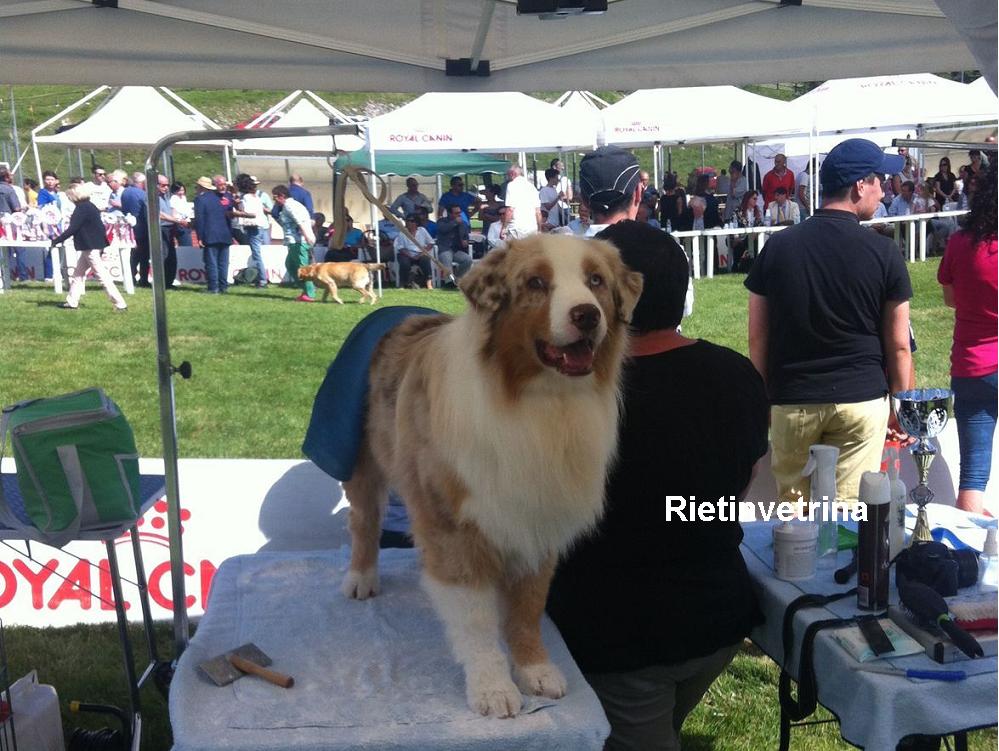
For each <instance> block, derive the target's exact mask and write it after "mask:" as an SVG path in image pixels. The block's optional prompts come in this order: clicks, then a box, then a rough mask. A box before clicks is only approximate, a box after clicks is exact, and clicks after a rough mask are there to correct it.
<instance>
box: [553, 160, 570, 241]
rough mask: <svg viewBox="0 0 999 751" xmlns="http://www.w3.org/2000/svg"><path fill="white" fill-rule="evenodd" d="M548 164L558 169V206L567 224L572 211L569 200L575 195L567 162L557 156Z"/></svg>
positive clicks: (563, 220) (563, 221)
mask: <svg viewBox="0 0 999 751" xmlns="http://www.w3.org/2000/svg"><path fill="white" fill-rule="evenodd" d="M548 166H549V167H552V168H553V169H556V170H558V174H559V178H558V185H557V186H556V187H557V188H558V192H559V199H558V208H559V211H560V212H561V213H562V223H563V225H565V224H566V223H567V222H568V221H569V214H570V213H571V212H570V211H569V202H570V201H571V200H572V197H573V192H572V180H570V179H569V178H568V176H567V175H566V174H565V164H563V163H562V160H561V159H559V158H557V157H556V158H555V159H552V161H551V164H549V165H548Z"/></svg>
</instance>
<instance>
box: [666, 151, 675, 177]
mask: <svg viewBox="0 0 999 751" xmlns="http://www.w3.org/2000/svg"><path fill="white" fill-rule="evenodd" d="M666 171H667V172H672V171H673V147H672V146H667V147H666Z"/></svg>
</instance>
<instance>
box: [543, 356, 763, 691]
mask: <svg viewBox="0 0 999 751" xmlns="http://www.w3.org/2000/svg"><path fill="white" fill-rule="evenodd" d="M624 389H625V391H624V415H623V418H622V423H621V429H620V446H619V450H618V457H619V458H618V462H617V464H616V466H615V467H614V469H613V470H612V472H611V474H610V476H609V478H608V482H607V507H606V514H605V516H604V518H603V520H602V521H601V523H600V525H599V526H598V528H597V530H596V532H594V533H593V534H591V535H589V536H587V537H585V538H584V539H583V540H581V541H580V542H578V543H577V544H576V545H575V546H574V547H573V549H572V550H571V551H570V552H569V554H568V555H567V556H565V558H564V559H563V560H562V561H561V563H560V564H559V567H558V569H557V571H556V573H555V578H554V580H553V581H552V587H551V592H550V594H549V598H548V613H549V615H550V616H551V617H552V619H553V620H554V621H555V623H556V625H557V626H558V628H559V630H560V631H561V633H562V636H563V637H564V638H565V641H566V643H567V644H568V646H569V650H570V652H572V656H573V657H574V658H575V660H576V662H577V663H578V664H579V666H580V667H581V668H582V670H583V671H584V672H596V673H601V672H618V671H627V670H636V669H638V668H642V667H646V666H649V665H669V664H675V663H678V662H683V661H685V660H689V659H693V658H696V657H703V656H705V655H708V654H711V653H712V652H715V651H716V650H718V649H720V648H722V647H725V646H728V645H731V644H735V643H737V642H738V641H740V640H741V639H742V638H744V637H745V636H747V635H748V634H749V631H750V629H752V627H753V626H754V625H756V624H757V623H759V622H761V620H762V617H761V616H760V613H759V609H758V607H757V603H756V599H755V596H754V594H753V590H752V587H751V586H750V580H749V574H748V572H747V570H746V565H745V562H744V561H743V559H742V554H741V553H740V552H739V544H740V543H741V542H742V528H741V527H740V526H739V523H738V521H724V522H723V521H712V522H705V521H681V520H680V519H679V517H678V515H677V514H675V513H674V514H673V516H672V519H671V520H669V521H668V519H670V514H669V512H668V509H669V503H668V502H667V500H666V497H667V496H670V495H674V496H683V497H684V498H689V497H690V496H695V497H696V499H697V500H698V501H711V502H712V503H714V502H716V501H717V500H718V498H719V497H721V496H725V498H726V499H727V498H728V497H729V496H733V495H736V494H738V493H740V492H741V491H742V490H743V489H744V488H745V487H746V485H747V484H748V483H749V480H750V478H751V473H752V468H753V465H754V464H755V463H756V461H757V459H759V458H760V457H761V456H763V455H764V454H765V453H766V450H767V412H768V406H767V399H766V393H765V391H764V388H763V381H762V379H761V378H760V376H759V375H758V374H757V372H756V371H755V370H754V369H753V366H752V364H751V363H750V362H749V360H747V359H746V358H745V357H743V356H742V355H740V354H738V353H736V352H733V351H732V350H730V349H726V348H724V347H719V346H717V345H715V344H711V343H710V342H705V341H698V342H696V343H694V344H691V345H689V346H686V347H680V348H677V349H673V350H670V351H667V352H663V353H660V354H656V355H649V356H645V357H636V358H634V359H633V360H631V361H630V362H629V363H628V365H627V366H626V370H625V381H624ZM688 518H689V517H688ZM736 518H737V517H736Z"/></svg>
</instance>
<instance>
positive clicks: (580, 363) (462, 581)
mask: <svg viewBox="0 0 999 751" xmlns="http://www.w3.org/2000/svg"><path fill="white" fill-rule="evenodd" d="M461 289H462V291H463V292H464V294H465V296H466V297H467V298H468V302H469V308H468V310H467V311H466V312H465V313H464V314H463V315H460V316H458V317H450V316H444V315H441V316H415V317H412V318H409V319H407V320H405V321H404V322H403V323H401V324H400V325H399V326H397V327H396V328H394V329H393V330H392V331H390V332H389V333H388V334H387V335H385V337H384V338H383V339H382V340H381V341H380V342H379V344H378V346H377V348H376V350H375V353H374V355H373V357H372V361H371V365H370V370H369V385H370V391H369V397H368V403H369V407H368V412H367V416H366V418H365V427H364V435H363V438H362V441H361V446H360V451H359V454H358V458H357V463H356V465H355V468H354V474H353V476H352V477H351V479H350V480H348V481H347V482H345V483H344V489H345V491H346V495H347V498H348V500H349V501H350V507H351V508H350V531H351V535H352V550H351V562H350V569H349V571H348V573H347V576H346V578H345V579H344V581H343V585H342V590H343V593H344V594H345V595H346V596H347V597H351V598H356V599H359V600H363V599H366V598H368V597H371V596H373V595H375V594H376V593H377V592H378V589H379V579H378V570H377V562H378V541H379V533H380V529H381V514H382V510H383V507H384V506H385V501H386V496H387V493H388V490H389V488H394V489H395V490H397V491H398V492H399V493H400V494H401V495H402V496H403V498H404V499H405V502H406V506H407V508H408V510H409V514H410V518H411V520H412V533H413V537H414V539H415V541H416V544H417V545H418V546H419V548H420V549H421V551H422V560H423V566H424V573H423V585H424V587H425V589H426V591H427V592H428V594H429V596H430V599H431V601H432V602H433V604H434V607H435V609H436V611H437V613H438V615H439V617H440V618H441V620H442V622H443V624H444V626H445V629H446V632H447V635H448V640H449V642H450V645H451V648H452V651H453V653H454V655H455V657H456V659H457V660H458V661H459V662H460V663H461V665H462V667H463V669H464V673H465V681H466V697H467V700H468V704H469V706H470V707H471V708H472V709H473V710H474V711H476V712H479V713H481V714H483V715H490V716H498V717H511V716H513V715H516V714H517V713H518V712H519V711H520V709H521V706H522V696H521V691H523V692H525V693H527V694H534V695H543V696H547V697H550V698H553V699H555V698H560V697H562V696H564V695H565V692H566V682H565V678H564V677H563V675H562V673H561V672H560V671H559V669H558V668H557V667H556V666H555V665H554V664H553V663H552V662H551V661H550V660H549V658H548V653H547V651H546V650H545V647H544V645H543V644H542V642H541V630H540V626H541V616H542V613H543V611H544V607H545V600H546V597H547V594H548V587H549V584H550V582H551V577H552V573H553V569H554V566H555V563H556V560H557V558H558V556H559V554H560V553H561V552H562V551H564V550H565V549H566V548H567V547H568V546H569V545H570V544H571V543H572V541H573V540H574V539H576V538H577V537H578V536H579V535H580V534H582V533H584V532H586V531H587V530H589V529H591V528H592V527H593V526H594V524H595V523H596V522H597V520H598V519H599V518H600V516H601V514H602V511H603V501H604V478H605V474H606V472H607V469H608V465H609V464H610V462H611V461H612V459H613V456H614V452H615V449H616V444H617V423H618V393H619V383H618V382H619V376H620V371H621V364H622V361H623V358H624V356H625V350H626V346H627V324H628V321H629V319H630V316H631V312H632V310H633V309H634V306H635V304H636V302H637V301H638V297H639V294H640V293H641V289H642V277H641V275H640V274H638V273H635V272H632V271H629V270H628V269H627V268H626V267H625V265H624V263H623V262H622V261H621V259H620V257H619V255H618V252H617V250H616V249H615V248H614V247H613V246H611V245H609V244H607V243H605V242H602V241H598V240H586V239H582V238H578V237H573V236H567V235H561V236H556V235H540V234H539V235H535V236H533V237H530V238H526V239H522V240H515V241H513V242H511V243H510V244H509V246H508V247H506V248H503V249H497V250H493V251H491V252H490V253H489V254H488V255H486V257H485V258H484V259H482V260H481V261H479V262H478V263H477V264H476V265H475V266H473V267H472V269H471V270H470V271H469V272H468V273H467V274H466V275H465V277H464V278H463V279H462V280H461ZM501 640H505V642H506V645H507V647H508V648H509V655H510V658H512V662H513V666H512V674H511V667H510V665H509V663H508V659H507V655H506V654H505V653H504V650H503V648H502V644H501Z"/></svg>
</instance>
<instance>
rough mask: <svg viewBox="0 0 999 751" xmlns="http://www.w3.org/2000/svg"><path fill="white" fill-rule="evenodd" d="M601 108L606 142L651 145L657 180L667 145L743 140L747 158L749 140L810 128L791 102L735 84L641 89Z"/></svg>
mask: <svg viewBox="0 0 999 751" xmlns="http://www.w3.org/2000/svg"><path fill="white" fill-rule="evenodd" d="M722 103H724V104H722ZM600 114H601V119H602V126H603V129H602V138H603V141H604V142H605V143H609V144H616V145H618V146H626V147H636V146H652V147H653V164H654V168H655V175H654V176H653V179H654V184H655V185H659V175H660V171H661V169H662V166H663V165H662V162H663V157H662V147H663V146H669V145H672V144H685V143H712V142H722V141H741V142H742V143H743V157H742V158H743V161H745V154H746V151H745V147H746V144H747V143H748V142H749V141H750V140H756V139H764V138H770V137H773V136H778V135H799V134H801V133H807V132H808V124H807V123H806V121H805V119H804V118H803V117H802V116H801V115H800V114H798V113H796V112H794V111H792V110H791V109H790V108H789V106H788V103H787V102H783V101H780V100H778V99H772V98H770V97H765V96H761V95H759V94H753V93H751V92H749V91H744V90H743V89H739V88H736V87H735V86H692V87H686V88H679V89H643V90H640V91H636V92H634V93H633V94H629V95H628V96H626V97H624V98H623V99H621V100H620V101H619V102H615V103H614V104H612V105H610V106H609V107H607V108H606V109H605V110H603V112H601V113H600Z"/></svg>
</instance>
